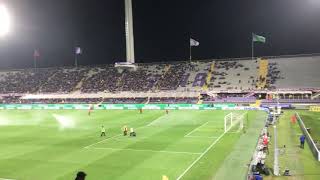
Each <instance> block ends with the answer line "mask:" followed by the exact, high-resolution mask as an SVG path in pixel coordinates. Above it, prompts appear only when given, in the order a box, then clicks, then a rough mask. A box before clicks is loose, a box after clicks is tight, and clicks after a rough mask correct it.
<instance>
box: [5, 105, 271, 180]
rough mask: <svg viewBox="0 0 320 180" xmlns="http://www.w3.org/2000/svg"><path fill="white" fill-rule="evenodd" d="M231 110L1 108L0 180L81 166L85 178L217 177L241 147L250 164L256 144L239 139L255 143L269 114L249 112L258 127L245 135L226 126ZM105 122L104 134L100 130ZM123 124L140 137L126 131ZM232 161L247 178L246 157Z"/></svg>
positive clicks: (59, 174)
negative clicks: (89, 112)
mask: <svg viewBox="0 0 320 180" xmlns="http://www.w3.org/2000/svg"><path fill="white" fill-rule="evenodd" d="M228 113H230V111H184V110H180V111H170V112H169V114H168V115H167V114H166V113H165V112H164V111H156V110H150V111H147V110H145V111H144V112H143V114H139V112H138V111H123V110H118V111H116V110H115V111H94V112H93V113H92V114H91V116H88V114H87V111H78V110H68V111H67V110H51V111H49V110H48V111H47V110H41V111H35V110H24V111H22V110H6V111H4V110H1V111H0V179H16V180H51V179H58V180H70V179H74V177H75V174H76V172H77V171H85V172H86V173H87V174H88V176H87V179H88V180H105V179H108V180H110V179H112V180H118V179H126V180H127V179H137V180H153V179H154V180H160V179H161V178H162V176H163V175H166V176H167V177H169V179H170V180H172V179H192V180H197V179H199V180H205V179H212V178H213V177H215V175H216V174H217V173H218V174H220V175H219V176H221V172H224V171H225V170H226V168H225V167H227V166H229V165H228V164H226V162H227V161H225V160H227V159H230V158H232V157H233V156H240V155H239V154H238V155H237V153H241V154H244V155H243V156H242V160H239V162H241V161H243V160H245V161H246V163H248V160H249V159H250V157H251V152H252V151H253V149H254V146H255V143H250V144H248V145H247V146H246V147H247V148H246V149H245V150H243V148H242V151H241V152H240V151H239V152H237V151H235V149H236V146H237V144H239V143H240V144H241V142H251V141H252V142H255V141H256V139H257V136H255V134H257V133H259V132H260V130H261V128H262V126H263V122H264V120H265V114H264V113H263V112H253V111H252V112H248V116H247V119H246V120H245V128H246V132H251V133H253V134H250V135H248V137H245V135H246V134H248V133H245V134H243V133H242V132H238V133H224V130H223V128H224V121H223V118H224V116H225V115H227V114H228ZM241 113H243V112H241ZM101 125H104V126H105V127H106V129H107V136H106V137H100V127H101ZM124 125H127V126H128V127H129V128H130V127H133V128H134V129H135V131H136V133H137V137H134V138H133V137H132V138H131V137H124V136H123V135H122V132H121V128H122V127H123V126H124ZM244 137H245V138H244ZM240 146H241V145H240ZM233 165H234V166H236V167H234V168H232V172H233V174H236V175H237V174H238V175H241V176H243V177H244V176H245V172H246V169H245V168H244V166H245V164H243V167H241V168H240V169H238V165H237V164H236V163H233ZM229 173H230V171H229ZM222 175H223V174H222ZM225 176H228V173H227V174H225ZM238 177H239V176H238ZM226 179H227V178H226Z"/></svg>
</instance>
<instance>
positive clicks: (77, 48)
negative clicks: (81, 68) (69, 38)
mask: <svg viewBox="0 0 320 180" xmlns="http://www.w3.org/2000/svg"><path fill="white" fill-rule="evenodd" d="M76 54H77V55H79V54H82V51H81V48H80V47H76Z"/></svg>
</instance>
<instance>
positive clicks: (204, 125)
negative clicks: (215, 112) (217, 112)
mask: <svg viewBox="0 0 320 180" xmlns="http://www.w3.org/2000/svg"><path fill="white" fill-rule="evenodd" d="M209 122H210V121H208V122H206V123H203V124H202V125H201V126H198V127H197V128H195V129H194V130H192V131H190V132H189V133H188V134H186V135H185V136H184V137H187V136H189V135H190V134H192V133H193V132H195V131H196V130H198V129H199V128H201V127H202V126H205V125H207V124H208V123H209Z"/></svg>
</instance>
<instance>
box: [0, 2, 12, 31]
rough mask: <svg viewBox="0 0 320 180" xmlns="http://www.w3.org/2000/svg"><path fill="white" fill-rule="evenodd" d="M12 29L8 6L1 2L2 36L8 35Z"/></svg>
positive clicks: (0, 26) (0, 23)
mask: <svg viewBox="0 0 320 180" xmlns="http://www.w3.org/2000/svg"><path fill="white" fill-rule="evenodd" d="M9 31H10V17H9V12H8V10H7V8H6V7H5V6H4V5H3V4H0V37H3V36H5V35H7V34H8V33H9Z"/></svg>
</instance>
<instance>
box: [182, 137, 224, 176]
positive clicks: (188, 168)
mask: <svg viewBox="0 0 320 180" xmlns="http://www.w3.org/2000/svg"><path fill="white" fill-rule="evenodd" d="M225 134H226V132H224V133H223V134H221V135H220V136H219V137H218V139H216V140H215V141H213V143H212V144H211V145H210V146H209V147H208V148H207V149H206V150H205V151H204V152H203V153H201V155H200V156H199V157H198V158H197V159H196V160H194V161H193V162H192V163H191V164H190V165H189V166H188V167H187V169H186V170H184V171H183V173H182V174H181V175H180V176H179V177H178V178H177V180H180V179H181V178H182V177H183V176H184V175H185V174H186V173H187V172H188V171H189V170H190V169H191V168H192V167H193V166H194V165H195V164H196V163H197V162H198V161H199V160H200V159H201V158H202V157H203V156H204V155H205V154H206V153H207V152H208V151H209V150H210V149H211V148H212V147H213V146H214V145H215V144H217V142H219V141H220V139H221V138H222V137H223V136H224V135H225Z"/></svg>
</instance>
